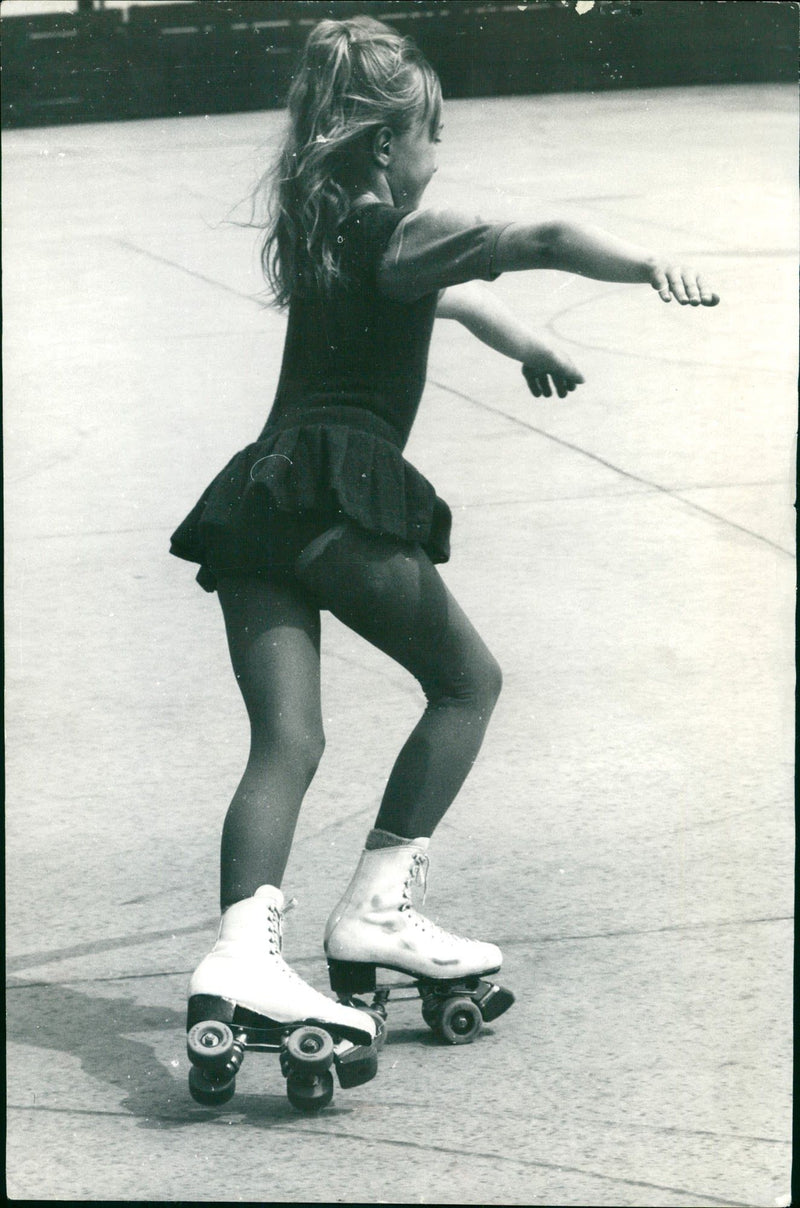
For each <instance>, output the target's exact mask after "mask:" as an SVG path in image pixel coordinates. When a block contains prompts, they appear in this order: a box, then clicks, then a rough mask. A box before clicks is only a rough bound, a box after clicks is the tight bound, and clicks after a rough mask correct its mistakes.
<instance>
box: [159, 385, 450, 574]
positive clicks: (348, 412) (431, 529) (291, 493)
mask: <svg viewBox="0 0 800 1208" xmlns="http://www.w3.org/2000/svg"><path fill="white" fill-rule="evenodd" d="M342 520H350V521H353V522H354V523H355V524H357V525H359V526H360V527H361V528H363V529H365V530H366V531H367V532H371V533H380V534H386V535H389V536H392V537H395V538H397V539H398V540H400V541H406V542H410V543H416V544H419V545H421V546H422V548H423V549H424V550H425V552H426V553H427V554H428V556H429V557H430V558H431V561H433V562H446V561H447V560H448V558H449V557H450V526H451V514H450V509H449V507H448V506H447V504H446V503H445V502H444V500H443V499H440V498H439V497H438V496H437V494H436V492H435V490H434V488H433V487H432V485H431V484H430V482H428V480H427V478H425V477H424V476H423V475H422V474H420V472H419V471H418V470H416V469H415V468H414V466H412V465H411V464H410V463H409V462H407V461H406V460H405V458H404V457H403V453H402V447H401V443H400V436H399V434H398V433H397V432H395V430H394V429H393V428H392V426H391V424H388V423H386V421H385V420H382V419H380V418H379V417H378V416H376V415H374V414H373V413H372V412H371V411H367V410H366V409H364V408H361V407H347V406H329V407H319V408H313V409H309V410H305V411H303V410H298V411H296V412H294V413H293V414H291V415H288V416H287V415H284V416H282V417H281V419H280V420H279V421H268V422H267V425H266V427H265V428H264V431H263V432H262V433H261V435H260V437H259V439H258V440H257V441H255V442H254V443H253V444H251V445H248V446H247V447H246V448H244V449H242V450H241V451H240V452H239V453H237V454H236V455H235V457H233V458H232V459H231V460H230V461H229V462H228V464H227V466H225V468H224V470H222V471H221V472H220V473H219V474H218V475H217V476H216V478H215V479H214V480H213V482H211V483H210V485H209V486H208V487H207V489H206V490H205V491H204V492H203V494H202V495H201V497H200V499H199V500H198V502H197V503H196V504H195V506H194V507H193V508H192V510H191V512H190V513H189V515H188V516H187V517H186V519H185V520H184V521H183V522H182V524H180V525H179V526H178V528H177V529H176V530H175V532H174V533H173V534H172V544H171V549H170V552H171V553H173V554H175V555H176V557H178V558H185V559H186V560H187V561H189V562H197V563H199V564H200V571H199V573H198V575H197V581H198V583H199V584H200V586H201V587H203V588H205V590H206V591H214V590H215V589H216V584H217V579H218V578H219V577H220V576H222V575H246V574H258V575H268V576H272V577H276V578H284V579H285V578H286V577H292V575H293V567H294V564H295V561H296V559H297V557H298V555H299V554H300V552H301V550H302V549H303V548H304V547H305V546H306V545H307V544H308V543H309V541H311V540H313V538H314V537H316V536H318V535H319V534H320V533H322V532H324V531H325V530H326V529H328V528H330V527H332V526H333V525H335V524H338V523H340V522H341V521H342Z"/></svg>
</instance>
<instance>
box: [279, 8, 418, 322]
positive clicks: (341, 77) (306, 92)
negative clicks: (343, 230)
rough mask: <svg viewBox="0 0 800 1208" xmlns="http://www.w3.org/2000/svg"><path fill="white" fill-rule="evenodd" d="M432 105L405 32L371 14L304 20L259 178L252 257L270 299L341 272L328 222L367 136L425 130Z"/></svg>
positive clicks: (333, 220)
mask: <svg viewBox="0 0 800 1208" xmlns="http://www.w3.org/2000/svg"><path fill="white" fill-rule="evenodd" d="M441 104H442V94H441V88H440V85H439V79H438V76H437V75H436V73H435V72H434V70H433V68H432V67H431V66H430V64H429V63H428V62H427V61H426V59H425V58H424V57H423V55H422V54H421V52H420V51H419V50H418V49H417V47H416V46H415V45H414V43H413V42H412V41H411V40H410V39H409V38H404V37H401V36H400V35H399V34H397V33H395V32H394V30H391V29H389V28H388V27H387V26H386V25H383V24H381V22H379V21H375V20H373V18H371V17H352V18H350V19H348V20H344V21H321V22H320V23H319V24H318V25H316V26H315V27H314V29H313V30H312V31H311V33H310V34H309V37H308V41H307V42H306V46H305V50H304V52H303V57H302V60H301V62H300V67H299V70H298V72H297V75H296V77H295V79H294V82H293V84H292V87H291V89H290V92H289V98H288V107H289V129H288V132H287V134H286V138H285V140H284V143H283V146H282V148H281V151H280V153H279V155H278V158H277V160H276V162H275V164H274V165H273V167H272V169H271V170H270V171H269V172H268V173H267V174H266V175H265V177H264V178H263V180H262V182H261V184H260V186H259V190H260V191H263V192H264V194H265V195H266V199H267V205H268V217H267V221H266V224H265V234H264V239H263V243H262V248H261V263H262V266H263V269H264V275H265V277H266V279H267V281H268V283H269V285H270V288H271V290H272V293H273V297H274V301H275V303H276V304H277V305H278V306H286V305H287V304H288V302H289V300H290V298H291V296H292V294H293V293H295V292H300V293H303V292H306V291H307V290H308V289H309V288H314V287H316V288H319V289H322V290H323V291H326V292H327V291H329V290H330V288H331V286H332V285H333V284H334V283H335V282H336V281H338V280H340V279H341V277H342V270H341V266H340V258H341V257H340V245H339V244H337V242H336V236H337V230H338V228H339V226H340V224H341V223H342V222H343V221H344V219H345V218H346V217H347V214H348V213H349V211H350V205H351V200H350V195H349V193H348V189H347V182H348V180H349V179H350V178H351V176H352V173H353V171H354V169H355V168H356V167H357V165H358V162H359V158H360V157H361V159H362V160H363V157H364V156H366V154H367V148H368V143H369V138H370V136H371V135H373V134H374V133H375V132H376V131H377V130H378V129H379V128H380V127H381V126H384V125H385V126H389V127H390V128H391V129H392V130H394V131H395V132H396V133H398V134H403V133H405V132H406V131H407V130H409V129H410V128H411V127H412V126H413V125H414V124H415V123H416V122H418V121H426V120H427V121H428V122H429V123H430V129H431V134H432V135H433V134H434V133H435V130H436V128H437V127H438V125H439V120H440V117H441Z"/></svg>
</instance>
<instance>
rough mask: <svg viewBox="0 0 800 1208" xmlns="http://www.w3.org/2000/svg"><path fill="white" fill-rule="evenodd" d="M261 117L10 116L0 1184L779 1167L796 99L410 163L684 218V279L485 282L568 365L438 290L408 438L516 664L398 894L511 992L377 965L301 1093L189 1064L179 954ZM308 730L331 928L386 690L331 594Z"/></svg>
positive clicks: (239, 1187)
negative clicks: (392, 995) (337, 1062)
mask: <svg viewBox="0 0 800 1208" xmlns="http://www.w3.org/2000/svg"><path fill="white" fill-rule="evenodd" d="M280 120H281V119H280V116H279V115H277V114H273V113H269V114H248V115H246V116H236V115H233V116H230V117H215V118H213V119H203V118H197V119H177V120H172V121H164V122H161V121H155V122H151V123H146V122H143V123H127V124H120V125H113V126H102V125H97V126H81V127H75V128H71V129H70V128H66V127H62V128H58V129H55V128H54V129H42V130H35V131H15V132H13V133H8V134H7V135H6V136H5V137H4V146H3V150H4V161H3V162H4V168H3V173H4V180H3V185H4V218H3V222H4V230H3V235H4V257H5V263H4V270H5V271H4V284H3V290H4V320H5V335H4V369H5V421H4V422H5V475H6V479H5V482H6V487H5V508H6V632H5V646H6V660H7V665H6V691H7V719H8V720H7V742H8V748H7V849H8V863H7V945H8V975H9V989H8V995H7V1003H8V1138H7V1171H8V1186H9V1191H10V1193H11V1195H12V1196H14V1197H15V1198H22V1199H44V1200H51V1199H55V1200H57V1199H85V1200H101V1199H123V1200H149V1201H154V1200H165V1201H184V1202H203V1201H210V1200H217V1199H224V1200H231V1201H245V1200H256V1201H262V1202H302V1201H312V1202H324V1203H337V1202H340V1203H352V1202H359V1201H366V1202H375V1203H379V1202H387V1203H404V1202H411V1203H436V1202H441V1203H477V1204H576V1205H578V1204H592V1205H593V1204H597V1205H622V1204H625V1205H673V1204H674V1205H714V1204H730V1205H764V1206H770V1205H779V1204H785V1203H787V1202H788V1189H789V1172H790V1150H789V1132H790V1117H791V1106H790V1079H791V1067H790V1050H791V1043H790V1041H791V1033H790V1027H791V934H792V933H791V921H790V915H791V910H792V854H793V829H792V825H793V819H792V775H793V768H792V759H793V745H792V739H793V713H792V710H793V701H792V689H793V627H792V620H793V591H794V575H795V570H794V560H793V545H794V524H793V510H792V503H793V466H794V432H795V381H796V356H795V349H796V346H797V339H796V298H795V288H796V287H795V273H796V265H797V246H796V230H797V222H796V219H797V215H796V197H795V195H796V185H795V181H796V164H795V156H796V152H795V148H796V142H797V140H796V135H797V112H796V97H795V95H794V92H793V90H788V89H784V88H780V87H768V86H764V87H761V86H758V87H730V88H714V89H712V88H695V89H685V90H675V91H668V90H665V91H652V92H639V93H617V94H606V95H597V96H591V95H581V96H547V97H538V98H535V97H533V98H523V99H510V100H508V99H507V100H493V101H480V102H476V101H470V102H456V103H451V104H449V105H448V106H447V107H446V113H445V142H444V144H443V146H442V149H441V167H440V171H439V174H438V176H437V177H436V179H435V181H434V182H433V185H432V186H431V190H430V194H429V198H428V200H429V202H430V204H432V205H435V204H443V205H453V206H457V207H458V208H460V209H466V210H467V211H468V212H475V213H480V214H482V215H484V216H485V217H498V218H499V217H503V216H510V217H517V216H523V215H524V216H537V215H541V216H548V215H551V216H552V215H563V216H567V217H575V218H579V219H581V220H584V221H590V222H594V223H596V224H598V225H600V226H604V227H606V228H608V229H612V230H614V231H616V232H617V233H619V234H620V235H623V236H626V237H629V238H632V239H634V240H636V241H638V242H640V243H643V244H645V245H646V246H648V247H653V248H664V249H667V250H670V251H674V252H675V254H677V255H680V256H683V257H685V258H691V259H693V260H694V261H695V262H696V263H698V264H700V265H701V266H702V267H703V268H704V269H705V270H707V272H708V273H709V274H710V275H713V277H714V279H715V281H716V282H717V283H718V287H719V290H720V292H721V294H722V295H723V304H722V305H721V306H720V307H718V308H717V309H715V310H712V311H689V310H688V309H680V308H678V307H677V306H675V305H673V306H671V307H665V306H663V305H662V304H661V303H660V302H659V301H658V299H657V298H656V297H655V295H654V294H652V293H651V292H650V291H649V290H647V289H645V288H640V287H637V288H633V287H624V286H610V285H607V284H603V283H599V282H592V281H587V280H582V279H577V278H570V277H567V276H565V275H562V274H555V273H553V274H550V273H542V274H538V275H535V276H534V275H523V274H519V275H515V276H513V277H511V276H507V277H504V278H502V279H501V280H500V281H498V282H497V283H496V285H495V287H494V288H495V289H497V290H498V292H499V293H501V294H502V296H503V297H505V298H506V299H507V300H509V301H510V302H511V303H512V304H513V305H514V306H515V307H517V308H518V310H519V313H520V314H522V315H524V316H526V317H527V318H528V319H529V320H530V322H531V323H532V324H535V325H538V326H541V327H543V328H545V329H549V330H550V331H551V333H553V334H554V336H555V337H557V338H558V339H559V340H560V341H561V342H562V343H563V345H564V347H565V348H567V349H568V350H569V351H570V352H571V354H572V355H573V356H574V358H575V359H576V360H577V362H578V363H579V365H580V367H581V368H582V370H583V371H584V373H585V376H586V385H585V386H583V387H582V388H581V389H580V390H579V391H578V392H576V393H575V394H574V395H572V396H571V397H570V398H569V400H567V401H564V402H561V401H559V400H554V401H550V400H533V399H532V398H531V397H530V396H529V395H528V394H527V393H526V390H525V387H524V383H523V381H522V378H521V376H520V375H519V371H518V369H517V367H516V366H514V365H513V364H512V363H511V362H504V361H502V360H501V359H500V358H498V357H497V356H496V355H494V354H492V353H490V352H489V351H488V350H486V349H484V348H482V347H481V346H480V345H478V344H477V343H476V342H475V341H473V340H471V338H470V337H469V336H468V335H467V334H466V333H464V332H462V331H461V330H460V329H458V328H457V327H456V326H455V325H454V324H448V323H442V324H441V326H440V329H439V330H437V332H436V335H435V340H434V346H433V349H432V355H431V363H430V380H429V386H428V390H427V394H426V398H425V400H424V402H423V407H422V411H421V414H420V418H419V421H418V425H417V427H416V429H415V432H414V434H413V437H412V442H411V445H410V448H409V456H410V457H411V458H412V460H414V461H416V463H417V464H418V465H419V466H420V468H422V469H423V470H424V471H425V472H426V473H427V474H428V475H429V476H430V477H431V478H432V480H433V481H434V482H435V483H436V484H437V487H438V488H439V490H440V493H441V494H443V495H444V496H445V498H447V499H449V500H450V502H451V504H452V506H453V511H454V517H455V535H454V556H453V560H452V562H451V563H450V564H449V565H448V566H447V567H446V568H444V574H445V577H446V578H447V581H448V583H449V584H450V586H451V587H452V589H453V590H454V591H455V593H456V595H457V596H458V597H459V599H460V600H461V602H462V603H463V605H464V607H465V608H466V610H467V611H468V613H469V614H470V615H471V616H472V617H473V619H474V621H475V622H476V624H477V625H478V627H479V629H480V630H481V632H482V633H483V634H484V635H485V637H486V639H487V641H488V643H489V645H490V646H491V647H492V649H493V650H494V652H495V653H496V655H497V656H498V658H499V660H500V662H501V664H502V665H503V667H504V671H505V690H504V694H503V697H502V698H501V702H500V705H499V707H498V710H497V713H496V715H495V719H494V720H493V723H492V727H491V730H490V733H489V737H488V738H487V742H486V746H485V748H484V751H483V752H482V754H481V757H480V760H479V761H478V763H477V765H476V767H475V769H474V772H473V774H472V776H471V777H470V779H469V781H468V783H467V784H466V785H465V787H464V789H463V791H462V793H461V795H460V796H459V799H458V800H457V802H456V804H455V805H454V807H453V809H452V810H451V812H450V814H449V815H448V816H447V818H446V819H445V821H444V823H443V824H442V826H441V828H440V830H439V832H438V833H437V837H436V839H435V841H434V844H433V849H432V870H431V879H430V893H429V899H428V903H427V905H428V907H429V909H430V913H431V915H432V916H433V917H435V918H436V919H437V920H438V921H439V922H441V923H442V924H443V925H445V926H450V927H452V928H453V929H455V930H461V931H462V932H463V933H465V934H474V935H476V936H483V937H485V938H487V939H492V940H496V941H497V942H498V943H500V944H501V945H502V947H503V949H504V952H505V965H504V973H503V980H504V982H505V983H506V984H508V985H509V986H511V987H512V988H513V989H514V991H515V992H516V994H517V1003H516V1005H515V1006H514V1008H513V1010H512V1011H511V1012H510V1013H509V1014H508V1015H507V1016H505V1017H504V1018H503V1019H501V1020H499V1021H497V1022H496V1023H495V1024H494V1025H493V1026H491V1027H490V1028H487V1029H486V1032H485V1034H484V1035H483V1036H482V1037H481V1038H480V1040H479V1041H478V1042H477V1043H475V1044H474V1045H472V1046H470V1047H469V1048H460V1049H443V1048H440V1047H437V1046H436V1045H435V1044H434V1043H433V1042H432V1039H431V1038H430V1036H429V1034H428V1032H427V1029H426V1028H425V1027H424V1025H423V1023H422V1020H421V1018H420V1016H419V1013H418V1010H417V1007H416V1006H415V1005H414V1004H399V1005H398V1006H397V1008H396V1010H395V1011H394V1013H393V1015H392V1019H391V1022H392V1025H393V1030H392V1033H391V1036H390V1038H389V1041H388V1043H387V1046H386V1048H385V1050H384V1053H383V1058H382V1064H381V1069H380V1073H379V1076H378V1077H377V1078H376V1079H375V1080H374V1081H373V1082H372V1083H370V1084H368V1085H367V1086H364V1087H360V1088H357V1089H356V1090H353V1091H349V1092H345V1091H338V1092H337V1096H336V1099H335V1101H334V1104H333V1106H332V1107H331V1108H330V1109H329V1110H328V1111H326V1112H324V1113H323V1114H322V1115H320V1116H319V1117H317V1118H313V1119H305V1118H302V1117H300V1116H298V1115H297V1114H296V1113H294V1112H293V1111H292V1109H291V1108H290V1107H289V1106H288V1104H287V1101H286V1099H285V1096H284V1092H283V1083H282V1079H281V1078H280V1075H279V1072H278V1068H277V1063H276V1062H275V1061H274V1060H273V1059H271V1058H259V1057H258V1056H257V1055H251V1056H250V1057H249V1058H248V1059H247V1061H246V1062H245V1066H244V1068H243V1070H242V1072H241V1074H240V1080H239V1089H238V1091H237V1095H236V1097H235V1099H234V1100H233V1101H232V1102H231V1103H230V1104H229V1105H228V1106H227V1107H225V1108H224V1109H221V1110H219V1111H216V1112H215V1111H212V1110H209V1109H205V1108H202V1107H199V1106H197V1105H196V1104H194V1103H193V1102H192V1100H191V1099H190V1098H189V1096H188V1093H187V1090H186V1074H187V1061H186V1056H185V1051H184V1040H183V1012H184V1007H185V998H184V996H185V987H186V981H187V975H188V973H189V971H190V970H191V969H192V968H193V966H194V964H195V963H196V962H197V961H198V960H199V959H200V957H201V956H202V955H203V954H204V953H205V951H206V950H207V948H208V946H209V944H210V942H211V939H212V937H213V933H214V929H215V927H216V893H217V848H218V835H219V828H220V824H221V820H222V816H223V814H224V810H225V808H226V806H227V801H228V799H229V797H230V794H231V792H232V790H233V788H234V786H235V784H236V781H237V779H238V775H239V773H240V771H241V767H242V764H243V760H244V757H245V753H246V748H247V734H246V727H245V720H244V711H243V708H242V705H241V703H240V700H239V698H238V694H237V689H236V686H235V683H234V681H233V677H232V676H231V674H230V671H229V668H228V663H227V654H226V650H225V644H224V637H223V632H222V626H221V621H220V616H219V610H218V605H217V603H216V601H215V600H214V599H213V598H212V597H208V596H206V595H205V594H204V593H202V592H201V591H200V590H199V589H198V588H196V587H195V586H194V584H193V581H192V570H191V568H190V567H189V566H188V565H186V564H182V563H179V562H178V561H176V560H174V559H170V558H169V557H168V556H167V554H166V550H167V545H168V537H169V534H170V532H171V531H172V528H173V527H174V526H175V524H176V523H177V522H178V520H180V519H181V517H182V516H183V514H184V513H185V511H186V510H188V508H189V506H190V505H191V504H192V503H193V502H194V499H195V498H196V496H197V494H198V493H199V492H200V490H201V489H202V488H203V487H204V486H205V484H206V482H207V481H208V480H209V478H210V477H211V476H212V475H213V474H214V473H215V472H216V471H217V469H218V468H219V467H220V465H221V464H223V462H224V460H226V459H227V457H228V456H230V454H231V453H232V452H233V451H235V450H236V449H237V448H238V447H240V446H241V445H243V444H245V443H246V442H247V441H249V440H250V439H252V437H253V435H254V433H255V432H257V431H258V429H259V427H260V425H261V423H262V420H263V417H264V415H265V413H266V410H267V408H268V406H269V403H270V400H271V397H272V392H273V390H274V386H275V381H276V377H277V366H278V358H279V355H280V348H281V337H282V331H283V319H282V318H281V317H280V316H279V315H277V314H276V313H274V312H272V311H270V310H266V309H264V308H263V307H262V306H261V305H260V304H259V300H258V291H259V290H260V288H261V283H260V280H259V277H258V266H257V260H256V255H255V250H254V249H255V240H254V234H253V232H252V231H251V230H248V229H246V228H245V227H242V226H241V225H239V226H237V225H235V223H232V222H230V221H226V220H228V219H230V218H231V217H233V218H234V219H236V218H238V219H242V218H244V217H245V216H246V212H247V207H246V205H244V206H242V205H240V206H239V207H238V208H237V209H234V207H235V206H236V203H237V202H238V201H240V200H241V199H243V198H245V197H246V195H247V192H248V190H249V188H250V187H251V185H252V183H253V181H254V179H255V174H256V172H257V168H258V165H259V163H261V162H263V157H264V155H265V154H266V153H267V152H268V150H269V147H270V145H272V144H273V143H274V140H275V138H276V136H277V132H278V130H279V125H280ZM324 650H325V654H324V668H323V670H324V714H325V721H326V729H327V737H328V748H327V753H326V756H325V759H324V761H323V765H322V767H321V769H320V772H319V774H318V777H317V779H316V781H315V782H314V784H313V786H312V789H311V791H310V793H309V796H308V800H307V803H306V806H305V808H304V813H303V816H302V818H301V822H300V826H299V829H298V835H297V840H296V844H295V848H294V851H293V855H292V859H291V863H290V867H289V870H288V874H287V881H286V888H287V891H288V892H289V893H290V894H293V895H294V896H296V897H297V899H298V903H299V904H298V906H297V908H296V910H295V911H293V912H292V913H291V914H290V915H289V919H288V922H287V934H286V949H287V955H288V956H289V958H290V960H291V961H292V962H293V963H294V964H295V965H296V966H297V968H298V969H299V970H300V971H301V972H302V973H303V975H304V976H306V977H307V978H309V979H310V980H312V981H313V982H314V983H315V984H316V985H318V986H319V987H320V988H323V989H324V988H325V987H326V976H325V969H324V961H323V958H322V952H321V942H320V941H321V930H322V926H323V924H324V920H325V918H326V915H327V912H328V910H329V908H330V906H331V904H332V903H333V901H334V900H335V899H336V898H337V896H338V894H339V892H340V889H341V886H342V884H343V883H344V882H345V881H346V879H347V878H348V876H349V875H350V871H351V868H352V866H353V863H354V861H355V858H356V856H357V853H358V851H359V850H360V847H361V844H362V842H363V838H364V835H365V833H366V830H367V829H368V827H369V825H370V823H371V820H372V817H373V814H374V811H375V808H376V805H377V802H378V800H379V797H380V794H381V790H382V784H383V781H384V779H385V776H386V774H387V772H388V769H389V767H390V766H391V762H392V759H393V757H394V754H395V752H396V750H397V749H398V747H399V744H400V742H401V741H402V739H403V737H404V735H405V733H406V732H407V730H408V728H409V726H410V725H411V724H412V722H413V720H414V718H415V717H416V715H417V712H418V709H419V707H420V700H421V697H420V694H419V691H418V689H417V688H416V686H415V685H414V684H413V683H412V682H411V681H410V680H409V679H408V678H407V677H406V676H405V673H403V672H402V671H400V670H398V669H397V668H396V667H395V666H393V665H392V664H391V663H389V662H388V660H386V659H385V658H384V657H383V656H382V655H380V654H378V653H377V652H375V651H373V650H372V649H370V648H368V647H366V646H365V645H364V644H363V643H361V642H360V641H359V640H358V639H357V638H356V637H355V636H354V635H352V634H351V633H349V632H348V631H347V630H346V629H344V628H343V627H342V626H341V625H339V624H338V623H337V622H335V621H333V620H332V619H331V618H330V617H326V618H325V624H324Z"/></svg>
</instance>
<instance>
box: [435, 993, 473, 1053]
mask: <svg viewBox="0 0 800 1208" xmlns="http://www.w3.org/2000/svg"><path fill="white" fill-rule="evenodd" d="M482 1026H483V1019H482V1017H481V1012H480V1008H479V1007H478V1006H477V1005H476V1004H475V1003H474V1002H473V1001H472V999H471V998H450V999H448V1001H447V1002H446V1003H444V1005H443V1006H442V1007H441V1008H440V1011H439V1013H438V1018H437V1020H436V1023H435V1025H434V1028H435V1031H436V1034H437V1035H438V1036H439V1037H441V1039H442V1040H443V1041H444V1042H445V1044H472V1041H473V1040H474V1039H475V1037H476V1036H477V1035H478V1033H479V1032H480V1030H481V1027H482Z"/></svg>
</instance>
